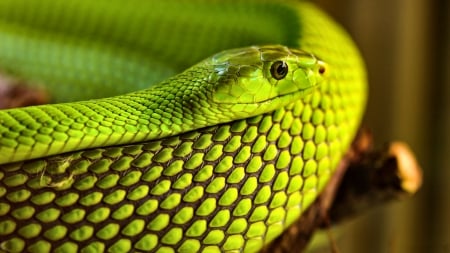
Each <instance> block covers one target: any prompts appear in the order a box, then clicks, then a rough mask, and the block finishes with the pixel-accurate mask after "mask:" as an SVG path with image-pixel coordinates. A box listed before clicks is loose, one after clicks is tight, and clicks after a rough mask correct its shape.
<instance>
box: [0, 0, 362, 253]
mask: <svg viewBox="0 0 450 253" xmlns="http://www.w3.org/2000/svg"><path fill="white" fill-rule="evenodd" d="M255 45H261V46H255ZM229 48H237V49H230V50H225V49H229ZM223 50H225V51H223ZM217 52H219V53H217ZM211 55H212V56H211ZM208 56H210V57H209V58H206V59H205V60H201V59H202V58H205V57H208ZM196 62H199V63H197V64H195V63H196ZM189 66H192V67H189ZM183 69H186V70H185V71H182V70H183ZM0 71H2V73H4V74H7V75H10V76H13V77H15V78H19V79H22V80H27V82H28V83H31V84H37V85H41V84H45V85H46V86H47V87H48V90H49V91H50V92H51V94H52V95H53V96H54V98H55V101H58V102H59V101H74V100H83V99H92V98H95V100H87V101H83V102H70V103H62V104H52V105H43V106H37V107H26V108H18V109H9V110H2V111H0V250H3V251H7V252H22V251H27V252H77V251H81V252H103V251H108V252H128V251H152V252H257V251H258V250H259V249H261V248H262V247H263V246H264V245H265V244H267V243H268V242H270V241H271V240H273V239H274V238H276V237H277V236H278V235H280V234H281V233H282V232H283V230H284V229H285V228H287V227H288V226H289V225H290V224H292V223H293V222H294V221H295V220H296V219H298V218H299V217H300V215H301V213H302V212H303V211H304V210H305V209H306V208H307V207H308V206H309V205H310V204H311V203H312V202H313V201H314V200H315V199H316V197H317V196H318V194H319V193H320V191H321V189H323V187H324V186H325V185H326V184H327V182H328V180H329V178H330V177H331V176H332V175H333V171H334V169H335V167H336V166H337V164H338V162H339V161H340V159H341V157H342V155H343V153H344V152H345V150H346V149H347V148H348V146H349V143H350V141H351V140H352V138H353V137H354V135H355V132H356V129H357V127H358V124H359V122H360V120H361V115H362V113H363V110H364V105H365V101H366V80H365V72H364V66H363V63H362V60H361V58H360V56H359V53H358V51H357V49H356V48H355V46H354V44H353V42H352V41H351V39H350V38H349V37H348V35H347V34H346V33H345V32H344V31H343V30H342V29H341V28H340V27H339V26H338V25H336V24H335V23H334V22H333V21H332V20H331V19H330V18H329V17H327V16H326V15H325V14H324V13H322V12H321V11H320V10H319V9H317V7H315V6H314V5H312V4H311V3H306V2H290V1H275V0H267V1H260V0H258V1H256V0H248V1H206V0H205V1H203V0H196V1H182V0H176V1H175V0H171V1H165V2H162V1H161V2H160V1H158V2H153V1H148V2H145V3H141V2H138V1H136V2H134V1H130V2H129V3H128V2H127V3H125V2H123V3H121V2H119V1H64V2H55V1H50V0H42V1H7V0H3V1H1V2H0ZM175 73H180V74H175ZM171 76H172V77H171ZM133 90H139V91H136V92H132V91H133ZM127 92H131V93H127ZM124 93H127V94H126V95H119V94H124ZM103 96H112V97H110V98H99V97H103Z"/></svg>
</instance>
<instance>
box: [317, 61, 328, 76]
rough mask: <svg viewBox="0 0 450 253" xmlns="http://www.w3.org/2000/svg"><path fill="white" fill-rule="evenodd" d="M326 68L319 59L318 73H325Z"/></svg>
mask: <svg viewBox="0 0 450 253" xmlns="http://www.w3.org/2000/svg"><path fill="white" fill-rule="evenodd" d="M326 70H327V68H326V67H325V63H324V62H322V61H319V70H318V71H319V74H321V75H323V74H325V72H326Z"/></svg>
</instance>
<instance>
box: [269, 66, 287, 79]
mask: <svg viewBox="0 0 450 253" xmlns="http://www.w3.org/2000/svg"><path fill="white" fill-rule="evenodd" d="M270 73H271V74H272V77H273V78H275V79H277V80H281V79H283V78H284V77H285V76H286V75H287V73H288V65H287V64H286V62H284V61H276V62H274V63H273V64H272V66H271V67H270Z"/></svg>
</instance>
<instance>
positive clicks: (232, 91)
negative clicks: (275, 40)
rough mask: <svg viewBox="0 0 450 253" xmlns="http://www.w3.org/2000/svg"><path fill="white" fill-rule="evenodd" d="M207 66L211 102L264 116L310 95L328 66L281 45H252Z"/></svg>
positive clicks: (216, 58) (219, 56)
mask: <svg viewBox="0 0 450 253" xmlns="http://www.w3.org/2000/svg"><path fill="white" fill-rule="evenodd" d="M207 64H209V65H211V66H212V67H213V68H214V71H212V72H211V74H210V75H209V78H208V81H209V83H211V84H212V85H211V89H212V92H210V94H209V99H210V101H212V102H214V103H215V104H219V105H220V106H221V107H223V108H224V107H226V108H227V110H231V111H233V112H234V113H236V114H241V113H242V114H245V115H247V116H251V115H257V114H261V113H265V112H268V111H271V110H274V109H276V108H279V107H281V106H284V105H286V104H289V103H291V102H294V101H296V100H298V99H300V98H302V97H304V96H306V95H308V94H310V93H311V92H312V91H313V90H314V89H315V87H316V86H318V85H319V83H320V81H321V79H322V77H323V75H324V72H325V63H323V62H322V61H320V60H318V59H317V58H316V57H315V56H314V55H312V54H310V53H307V52H304V51H301V50H296V49H290V48H287V47H285V46H280V45H270V46H252V47H247V48H239V49H231V50H227V51H223V52H221V53H218V54H216V55H215V56H213V57H212V58H210V59H209V61H208V62H207Z"/></svg>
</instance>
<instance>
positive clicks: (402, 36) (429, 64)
mask: <svg viewBox="0 0 450 253" xmlns="http://www.w3.org/2000/svg"><path fill="white" fill-rule="evenodd" d="M315 2H317V3H318V4H319V5H320V6H321V7H322V8H323V9H325V10H326V11H327V12H328V13H329V14H331V15H332V16H333V17H334V18H335V19H336V20H337V21H338V22H340V23H341V24H342V25H343V26H344V27H345V28H346V29H347V30H348V31H349V32H350V34H351V35H352V37H353V38H354V40H355V41H356V43H357V44H358V46H359V48H360V49H361V52H362V54H363V56H364V58H365V60H366V64H367V68H368V73H369V85H370V96H369V97H370V98H369V104H368V108H367V111H366V118H365V125H366V126H369V127H370V129H371V130H372V131H373V133H374V136H375V141H376V143H377V145H378V146H380V145H382V144H383V143H385V142H387V141H392V140H401V141H405V142H407V143H408V144H409V145H410V146H411V148H412V149H413V151H414V152H415V154H416V156H417V159H418V161H419V163H420V165H421V166H422V169H423V172H424V175H423V177H424V182H423V185H422V188H421V189H420V191H419V192H418V193H417V194H416V195H415V196H414V197H412V198H410V199H407V200H406V201H401V202H395V203H391V204H388V205H384V206H380V207H374V208H373V210H371V211H370V212H368V213H366V214H364V215H362V216H361V217H357V218H355V219H353V220H351V221H349V222H346V223H345V224H343V225H341V226H340V228H339V232H338V233H334V234H335V235H334V237H335V239H336V241H337V246H338V248H339V251H340V252H341V253H355V252H358V253H359V252H366V253H380V252H388V253H404V252H405V253H406V252H408V253H424V252H427V253H428V252H432V253H450V40H449V30H450V19H449V2H450V1H448V0H316V1H315ZM314 252H316V251H314ZM324 252H330V250H329V248H327V247H325V250H324Z"/></svg>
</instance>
